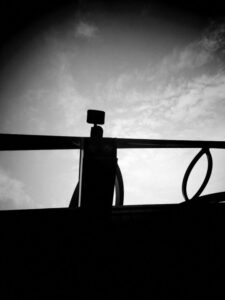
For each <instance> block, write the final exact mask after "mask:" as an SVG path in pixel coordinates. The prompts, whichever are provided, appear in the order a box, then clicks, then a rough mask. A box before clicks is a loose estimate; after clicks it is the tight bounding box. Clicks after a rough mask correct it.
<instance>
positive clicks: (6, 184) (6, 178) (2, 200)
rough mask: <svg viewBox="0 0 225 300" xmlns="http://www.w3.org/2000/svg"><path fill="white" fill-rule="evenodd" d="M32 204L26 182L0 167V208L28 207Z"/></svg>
mask: <svg viewBox="0 0 225 300" xmlns="http://www.w3.org/2000/svg"><path fill="white" fill-rule="evenodd" d="M32 204H33V203H32V199H31V198H30V196H29V195H28V194H27V193H26V191H25V186H24V184H23V183H22V182H21V181H19V180H17V179H15V178H12V177H11V176H10V175H9V174H7V172H5V171H4V170H3V169H0V210H8V209H26V208H31V207H32Z"/></svg>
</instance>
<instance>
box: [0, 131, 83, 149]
mask: <svg viewBox="0 0 225 300" xmlns="http://www.w3.org/2000/svg"><path fill="white" fill-rule="evenodd" d="M82 139H83V138H82V137H64V136H48V135H45V136H43V135H22V134H0V150H1V151H4V150H58V149H80V148H81V145H82Z"/></svg>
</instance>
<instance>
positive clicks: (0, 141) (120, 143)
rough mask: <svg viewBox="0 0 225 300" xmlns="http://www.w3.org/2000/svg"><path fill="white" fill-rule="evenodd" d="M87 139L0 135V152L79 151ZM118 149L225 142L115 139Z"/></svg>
mask: <svg viewBox="0 0 225 300" xmlns="http://www.w3.org/2000/svg"><path fill="white" fill-rule="evenodd" d="M84 139H89V138H88V137H70V136H48V135H25V134H0V151H5V150H7V151H8V150H64V149H81V148H82V147H83V146H82V145H83V140H84ZM115 140H116V145H117V148H118V149H132V148H134V149H135V148H136V149H144V148H214V149H225V141H196V140H158V139H157V140H156V139H154V140H153V139H121V138H117V139H115Z"/></svg>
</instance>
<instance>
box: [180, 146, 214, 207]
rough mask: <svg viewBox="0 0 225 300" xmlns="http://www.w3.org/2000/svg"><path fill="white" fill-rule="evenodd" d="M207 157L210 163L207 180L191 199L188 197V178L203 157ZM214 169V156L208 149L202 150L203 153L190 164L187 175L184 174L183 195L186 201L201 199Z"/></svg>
mask: <svg viewBox="0 0 225 300" xmlns="http://www.w3.org/2000/svg"><path fill="white" fill-rule="evenodd" d="M204 154H205V155H206V157H207V161H208V169H207V173H206V175H205V179H204V181H203V183H202V184H201V186H200V188H199V189H198V191H197V192H196V193H195V195H194V196H193V197H192V198H191V199H190V198H188V196H187V181H188V178H189V176H190V173H191V171H192V169H193V168H194V166H195V164H196V163H197V161H198V160H199V159H200V158H201V157H202V156H203V155H204ZM212 167H213V160H212V155H211V153H210V151H209V149H208V148H202V149H201V151H200V152H199V153H198V154H197V155H196V156H195V157H194V159H193V160H192V162H191V163H190V165H189V166H188V168H187V170H186V172H185V174H184V178H183V182H182V194H183V196H184V199H185V201H189V200H193V199H195V198H197V197H199V196H200V195H201V193H202V192H203V190H204V189H205V187H206V185H207V183H208V181H209V178H210V176H211V173H212Z"/></svg>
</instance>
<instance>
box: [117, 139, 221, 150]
mask: <svg viewBox="0 0 225 300" xmlns="http://www.w3.org/2000/svg"><path fill="white" fill-rule="evenodd" d="M116 141H117V148H120V149H125V148H216V149H225V141H194V140H148V139H116Z"/></svg>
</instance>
